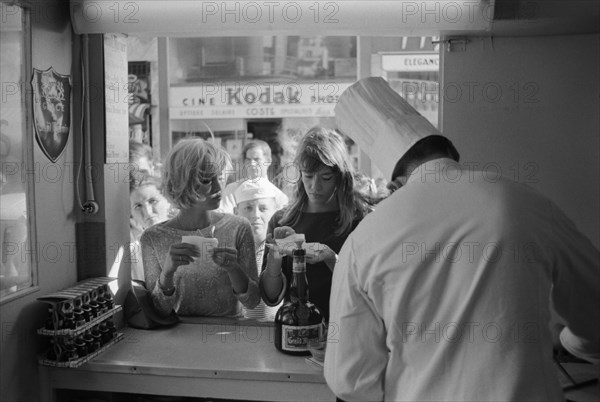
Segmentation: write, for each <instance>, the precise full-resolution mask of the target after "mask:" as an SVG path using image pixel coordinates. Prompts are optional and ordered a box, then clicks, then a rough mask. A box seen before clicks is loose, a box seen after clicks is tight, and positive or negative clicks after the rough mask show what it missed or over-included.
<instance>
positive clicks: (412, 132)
mask: <svg viewBox="0 0 600 402" xmlns="http://www.w3.org/2000/svg"><path fill="white" fill-rule="evenodd" d="M335 120H336V123H337V127H338V129H339V130H340V131H341V132H342V133H344V134H345V135H347V136H349V137H350V138H352V140H354V142H356V144H357V145H358V146H359V147H360V149H362V150H363V151H364V152H365V153H366V154H367V155H369V157H370V158H371V160H373V163H375V165H377V167H378V168H379V169H380V170H381V172H382V173H383V174H384V177H387V178H391V176H392V172H393V170H394V166H395V165H396V162H398V160H399V159H400V158H401V157H402V156H403V155H404V154H405V153H406V151H408V150H409V149H410V148H411V147H412V146H413V145H414V144H415V143H417V142H418V141H419V140H422V139H423V138H425V137H429V136H432V135H437V136H441V135H442V134H441V133H440V131H439V130H438V129H437V128H435V126H433V124H431V123H430V122H429V121H428V120H427V119H426V118H425V117H423V116H421V115H420V114H419V112H417V111H416V110H415V109H414V108H413V107H412V106H410V105H409V104H408V102H406V101H405V100H404V99H403V98H402V97H401V96H400V95H399V94H398V93H397V92H396V91H394V90H393V89H392V88H391V87H390V86H389V84H388V83H387V82H386V81H385V80H384V79H383V78H381V77H368V78H363V79H362V80H360V81H358V82H356V83H355V84H353V85H352V86H350V87H349V88H347V89H346V90H345V91H344V92H343V93H342V95H341V96H340V98H339V100H338V103H337V105H336V107H335Z"/></svg>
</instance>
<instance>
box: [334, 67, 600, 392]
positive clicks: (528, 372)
mask: <svg viewBox="0 0 600 402" xmlns="http://www.w3.org/2000/svg"><path fill="white" fill-rule="evenodd" d="M335 114H336V121H337V124H338V127H339V129H340V130H341V131H342V132H343V133H344V134H346V135H349V136H350V137H352V138H354V139H355V140H356V141H357V142H358V145H359V146H360V147H361V149H364V150H365V152H367V153H368V154H370V155H371V157H373V156H375V155H376V156H377V160H378V161H379V162H380V163H381V165H382V166H381V167H382V171H383V172H384V173H385V174H386V176H387V177H390V178H391V180H392V183H393V185H394V186H393V187H394V188H395V189H396V191H395V193H393V194H392V195H391V196H389V197H388V198H387V199H385V200H384V201H382V202H381V203H379V204H378V205H377V208H376V209H375V211H374V212H372V213H371V214H369V216H368V217H367V218H366V219H364V220H363V221H362V222H361V223H360V224H359V225H358V227H357V228H356V229H355V230H354V232H352V233H351V234H350V236H349V237H348V239H347V240H346V243H345V244H344V246H343V247H342V250H341V252H340V256H339V262H338V264H337V265H336V269H335V271H334V274H333V287H332V291H331V303H330V306H331V316H330V320H331V322H335V323H336V325H337V328H336V329H337V330H336V332H335V333H332V332H330V333H329V339H328V344H327V352H326V354H325V371H324V373H325V378H326V381H327V384H328V385H329V387H330V388H331V390H332V391H333V392H334V393H335V394H336V396H337V397H339V398H342V399H344V400H346V401H383V400H386V401H388V400H389V401H397V400H409V401H417V400H427V401H432V400H449V401H461V400H462V401H466V400H468V401H485V400H493V401H506V400H514V401H517V400H518V401H527V400H536V401H537V400H543V401H559V400H564V395H563V392H562V389H561V387H560V384H559V380H558V376H557V367H555V365H554V363H553V356H552V349H553V336H552V331H551V330H550V326H549V321H550V317H551V306H550V302H552V304H553V306H554V308H555V309H556V312H557V313H558V314H559V315H560V316H561V317H562V318H564V320H565V324H566V327H565V328H564V329H563V330H562V332H560V336H559V339H560V342H561V343H562V345H563V346H564V347H565V348H566V349H567V350H568V351H569V352H571V353H572V354H573V355H575V356H577V357H579V358H581V359H587V360H589V361H591V362H596V363H598V362H600V326H599V325H598V323H599V322H600V309H598V307H597V305H596V303H592V302H591V301H592V300H597V298H598V295H599V294H600V271H599V270H598V267H599V266H600V253H599V252H598V250H597V249H596V248H595V247H594V246H593V245H592V243H591V242H590V241H589V239H587V238H586V237H585V236H584V235H582V234H581V233H580V232H579V231H578V230H577V228H576V227H575V225H574V224H573V222H571V221H570V220H569V218H568V217H567V216H566V215H565V214H564V213H563V212H562V211H560V209H559V208H558V207H557V206H556V205H555V204H554V203H553V202H552V201H550V200H549V199H548V198H546V197H544V196H543V195H541V194H539V193H538V192H537V191H535V190H534V189H532V188H530V187H528V186H526V185H524V184H521V183H516V182H513V181H510V180H507V179H500V178H497V177H496V176H494V179H493V180H489V179H488V178H487V177H488V176H486V172H485V171H483V172H482V171H477V170H476V169H474V168H473V167H472V166H470V167H469V168H466V167H464V166H461V165H459V164H458V163H457V162H458V159H459V155H458V152H457V151H456V149H455V148H454V146H453V144H452V143H451V142H450V141H449V140H448V139H447V138H445V137H444V136H442V135H441V133H440V132H439V131H438V130H437V129H436V128H435V127H434V126H432V125H431V124H430V123H429V122H428V121H427V120H426V119H425V118H423V117H422V116H421V115H419V113H418V112H416V111H415V110H414V109H413V108H412V107H411V106H410V105H409V104H408V103H407V102H406V101H405V100H404V99H403V98H402V97H400V95H398V94H397V93H396V92H395V91H394V90H393V89H392V88H391V87H390V86H389V85H388V84H387V83H386V82H385V80H383V79H382V78H378V77H377V78H375V77H371V78H366V79H363V80H360V81H358V82H357V83H355V84H354V85H352V86H351V87H350V88H348V89H347V90H346V91H345V92H344V93H342V95H341V96H340V99H339V102H338V104H337V106H336V109H335ZM373 127H377V130H375V129H372V128H373ZM361 141H362V143H360V142H361Z"/></svg>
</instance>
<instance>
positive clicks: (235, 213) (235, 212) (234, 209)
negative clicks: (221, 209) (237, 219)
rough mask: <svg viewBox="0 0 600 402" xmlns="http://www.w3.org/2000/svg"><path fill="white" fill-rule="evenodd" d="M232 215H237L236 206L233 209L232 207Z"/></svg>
mask: <svg viewBox="0 0 600 402" xmlns="http://www.w3.org/2000/svg"><path fill="white" fill-rule="evenodd" d="M233 214H234V215H237V214H238V213H237V205H236V206H235V207H233Z"/></svg>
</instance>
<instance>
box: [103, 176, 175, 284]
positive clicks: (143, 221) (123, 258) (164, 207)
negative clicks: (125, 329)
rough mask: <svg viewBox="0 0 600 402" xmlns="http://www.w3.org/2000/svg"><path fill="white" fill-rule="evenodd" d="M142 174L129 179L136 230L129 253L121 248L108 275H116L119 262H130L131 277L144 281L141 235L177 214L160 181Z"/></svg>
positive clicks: (130, 203) (130, 198)
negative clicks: (163, 191) (163, 192)
mask: <svg viewBox="0 0 600 402" xmlns="http://www.w3.org/2000/svg"><path fill="white" fill-rule="evenodd" d="M140 174H141V176H140V175H138V176H139V177H138V178H137V179H133V180H131V181H130V182H129V206H130V213H131V218H132V219H133V221H134V223H135V227H136V228H139V229H138V230H137V231H135V232H134V231H132V232H131V234H132V237H131V239H130V243H129V255H126V254H125V250H120V253H119V254H120V255H119V256H118V257H117V258H116V259H115V263H114V264H113V266H112V268H111V270H110V272H109V274H108V276H110V277H117V276H118V273H119V269H120V268H121V266H122V264H124V263H126V262H129V263H130V264H131V279H133V280H138V281H144V267H143V264H142V251H141V246H140V237H141V235H142V233H143V232H144V230H146V229H148V228H149V227H151V226H153V225H156V224H157V223H160V222H164V221H166V220H167V219H169V218H172V217H173V216H175V214H176V213H177V212H176V211H175V210H174V208H173V207H172V206H171V204H170V203H169V201H168V200H167V199H166V198H165V196H164V195H163V194H162V182H161V179H160V178H159V177H156V176H152V175H151V174H150V172H147V171H141V172H140Z"/></svg>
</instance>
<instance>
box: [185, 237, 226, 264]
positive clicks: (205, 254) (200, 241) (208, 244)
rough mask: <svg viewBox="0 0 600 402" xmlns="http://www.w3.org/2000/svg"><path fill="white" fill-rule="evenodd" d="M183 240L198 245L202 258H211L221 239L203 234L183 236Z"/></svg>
mask: <svg viewBox="0 0 600 402" xmlns="http://www.w3.org/2000/svg"><path fill="white" fill-rule="evenodd" d="M181 242H182V243H189V244H193V245H194V246H196V247H198V249H199V250H200V258H202V260H209V259H211V258H212V255H213V250H214V248H215V247H217V246H218V245H219V239H216V238H214V237H202V236H181Z"/></svg>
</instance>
